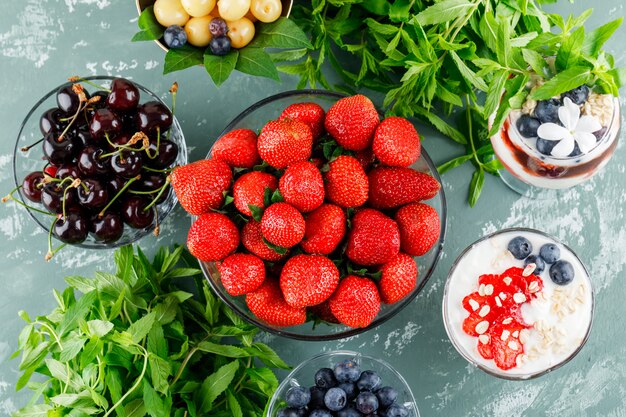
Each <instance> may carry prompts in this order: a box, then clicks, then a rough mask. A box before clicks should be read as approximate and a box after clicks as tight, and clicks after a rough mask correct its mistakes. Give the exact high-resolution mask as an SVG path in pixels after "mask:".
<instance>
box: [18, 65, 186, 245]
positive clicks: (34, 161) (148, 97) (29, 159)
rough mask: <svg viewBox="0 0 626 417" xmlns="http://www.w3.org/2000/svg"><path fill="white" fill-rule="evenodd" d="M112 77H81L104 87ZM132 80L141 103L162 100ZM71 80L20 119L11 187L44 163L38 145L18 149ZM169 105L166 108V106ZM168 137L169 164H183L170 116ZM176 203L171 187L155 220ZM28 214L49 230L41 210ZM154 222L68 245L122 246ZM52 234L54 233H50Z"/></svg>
mask: <svg viewBox="0 0 626 417" xmlns="http://www.w3.org/2000/svg"><path fill="white" fill-rule="evenodd" d="M113 79H114V77H108V76H93V77H86V78H84V80H87V81H89V82H93V83H95V84H99V85H102V86H103V87H106V88H108V87H109V86H110V84H111V81H112V80H113ZM133 83H134V84H135V85H136V86H137V88H138V89H139V91H140V93H141V101H140V103H145V102H147V101H153V100H154V101H160V102H161V103H163V100H161V98H160V97H159V96H158V95H157V94H155V93H153V92H152V91H150V90H148V89H147V88H146V87H143V86H142V85H140V84H138V83H136V82H135V81H133ZM71 84H73V83H69V82H68V83H65V84H62V85H60V86H58V87H55V88H54V89H52V91H50V92H49V93H47V94H46V95H44V96H43V97H42V98H41V99H40V100H39V101H38V102H37V104H35V105H34V106H33V108H32V109H31V110H30V111H29V112H28V114H27V115H26V118H25V119H24V121H23V122H22V125H21V127H20V131H19V133H18V135H17V140H16V142H15V148H14V150H13V178H14V180H15V186H16V187H18V186H19V185H21V184H22V181H23V179H24V177H25V176H26V175H28V173H30V172H32V171H36V170H41V169H42V167H43V165H44V163H43V161H42V159H41V156H42V152H41V146H35V147H33V148H32V149H30V150H29V151H28V152H22V151H21V148H22V147H24V146H27V145H30V144H32V143H34V142H35V141H37V139H39V138H41V131H40V130H39V118H40V116H41V114H42V113H43V112H44V111H46V110H47V109H49V108H52V107H56V106H57V104H56V93H57V91H58V90H59V89H60V88H62V87H65V86H68V85H71ZM80 84H83V86H84V87H85V88H86V89H87V90H89V91H93V90H94V88H93V87H92V86H89V85H86V84H85V83H82V82H80ZM163 104H164V105H165V106H166V107H168V106H167V105H166V104H165V103H163ZM168 108H169V107H168ZM170 132H171V133H170V138H169V139H170V140H171V141H172V142H174V143H176V145H178V156H177V157H176V161H174V163H173V164H172V166H174V165H185V164H186V163H187V146H186V144H185V137H184V136H183V131H182V129H181V127H180V125H179V124H178V120H177V119H176V117H174V119H173V122H172V126H171V127H170ZM17 195H18V196H17V197H16V198H19V199H20V200H21V201H22V202H23V203H25V204H34V203H32V202H30V201H29V200H27V199H26V198H25V197H24V196H23V194H22V192H21V190H18V192H17ZM176 203H178V199H177V198H176V193H174V192H173V191H172V190H171V189H170V190H169V192H168V194H167V198H166V199H165V200H164V201H163V203H161V204H157V205H156V207H157V213H158V219H159V223H163V221H164V220H165V218H166V217H167V216H168V214H169V213H170V212H171V211H172V209H173V208H174V206H176ZM26 210H27V211H28V214H29V215H30V216H31V217H32V219H33V220H34V221H35V222H36V223H37V224H38V225H39V226H41V228H42V229H44V230H45V232H46V233H48V231H49V229H50V217H49V216H46V215H44V214H41V213H37V212H36V211H34V210H31V209H30V208H26ZM155 226H156V225H155V223H154V222H153V224H152V225H150V226H148V227H146V228H144V229H132V228H130V227H128V226H124V234H123V235H122V237H120V238H119V240H117V241H115V242H111V243H103V242H98V241H96V240H95V239H94V238H93V236H91V234H90V235H88V236H87V239H86V240H85V241H84V242H82V243H76V244H72V246H78V247H81V248H87V249H108V248H116V247H119V246H124V245H128V244H131V243H133V242H136V241H137V240H139V239H141V238H142V237H144V236H146V235H147V234H149V233H151V232H152V231H153V230H154V228H155ZM53 236H54V235H53Z"/></svg>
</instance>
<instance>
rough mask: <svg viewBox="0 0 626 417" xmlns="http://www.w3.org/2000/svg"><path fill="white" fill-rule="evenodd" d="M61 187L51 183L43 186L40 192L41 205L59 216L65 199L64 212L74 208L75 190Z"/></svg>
mask: <svg viewBox="0 0 626 417" xmlns="http://www.w3.org/2000/svg"><path fill="white" fill-rule="evenodd" d="M68 185H69V184H67V183H66V184H65V186H61V185H60V184H59V183H57V182H51V183H49V184H46V185H44V186H43V189H42V190H41V203H42V204H43V206H44V207H45V208H46V209H47V210H48V211H49V212H51V213H57V214H60V213H62V212H63V200H64V199H65V210H66V211H67V210H69V209H70V208H72V207H75V206H76V189H75V188H69V189H67V191H66V187H67V186H68Z"/></svg>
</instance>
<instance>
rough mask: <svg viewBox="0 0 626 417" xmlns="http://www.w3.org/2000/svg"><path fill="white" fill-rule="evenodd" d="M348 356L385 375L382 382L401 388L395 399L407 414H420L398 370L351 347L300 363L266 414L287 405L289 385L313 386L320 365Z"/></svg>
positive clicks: (271, 416)
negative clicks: (286, 398)
mask: <svg viewBox="0 0 626 417" xmlns="http://www.w3.org/2000/svg"><path fill="white" fill-rule="evenodd" d="M346 359H352V360H354V361H355V362H357V363H358V364H359V366H360V368H361V371H365V370H372V371H375V372H376V373H378V375H380V377H381V379H382V383H383V386H390V387H393V388H394V389H396V390H397V391H398V399H397V400H396V403H398V404H402V405H404V406H405V407H406V408H407V409H408V410H409V415H408V417H419V415H420V413H419V409H418V407H417V402H416V401H415V397H414V396H413V393H412V392H411V387H410V386H409V384H408V383H407V382H406V380H405V379H404V377H403V376H402V375H400V374H399V373H398V371H396V370H395V369H393V368H392V367H391V365H389V364H388V363H387V362H385V361H383V360H381V359H377V358H374V357H371V356H367V355H362V354H360V353H357V352H352V351H349V350H337V351H333V352H327V353H321V354H319V355H317V356H313V357H312V358H310V359H307V360H306V361H304V362H302V363H301V364H300V365H298V366H297V367H296V368H295V369H294V370H293V371H291V373H290V374H289V375H287V377H286V378H285V379H284V380H283V382H281V384H280V385H279V386H278V389H277V390H276V392H275V393H274V395H273V396H272V399H271V400H270V404H269V407H268V410H267V416H266V417H276V415H277V414H278V411H280V410H281V409H282V408H283V407H285V396H286V394H287V391H288V390H289V388H291V387H294V386H303V387H307V388H308V387H312V386H313V385H315V381H314V376H315V373H316V372H317V371H318V370H319V369H320V368H331V369H332V368H333V367H334V366H335V365H336V364H337V363H339V362H341V361H343V360H346Z"/></svg>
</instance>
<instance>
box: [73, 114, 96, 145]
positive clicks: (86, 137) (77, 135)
mask: <svg viewBox="0 0 626 417" xmlns="http://www.w3.org/2000/svg"><path fill="white" fill-rule="evenodd" d="M79 119H80V118H79ZM72 136H73V139H74V146H75V148H76V149H77V150H78V151H80V150H82V149H83V148H84V147H85V146H88V145H91V143H92V139H91V133H89V127H87V126H84V127H81V128H80V129H77V130H75V131H74V132H73V135H72Z"/></svg>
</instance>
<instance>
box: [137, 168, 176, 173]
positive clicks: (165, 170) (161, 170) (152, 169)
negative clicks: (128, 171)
mask: <svg viewBox="0 0 626 417" xmlns="http://www.w3.org/2000/svg"><path fill="white" fill-rule="evenodd" d="M174 168H175V167H171V168H165V169H155V168H150V167H146V166H144V167H142V169H145V170H146V171H150V172H161V173H167V172H171V171H172V170H173V169H174Z"/></svg>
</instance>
